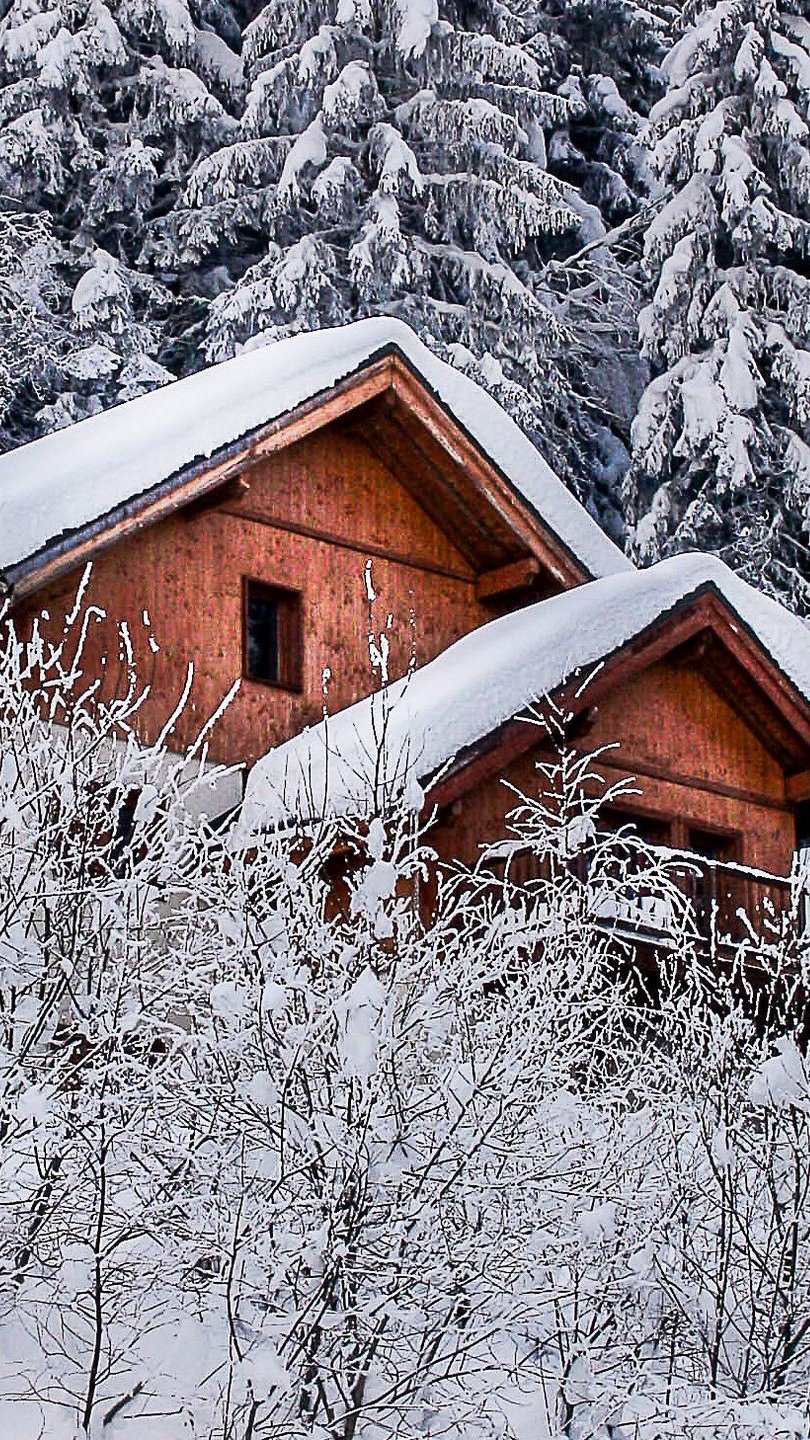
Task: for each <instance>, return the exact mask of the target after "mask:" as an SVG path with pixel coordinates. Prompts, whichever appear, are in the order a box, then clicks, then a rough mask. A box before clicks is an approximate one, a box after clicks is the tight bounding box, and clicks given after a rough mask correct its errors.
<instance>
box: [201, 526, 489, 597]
mask: <svg viewBox="0 0 810 1440" xmlns="http://www.w3.org/2000/svg"><path fill="white" fill-rule="evenodd" d="M220 513H221V514H223V515H227V516H229V517H230V518H231V519H233V520H248V521H250V523H251V525H265V526H266V527H267V529H268V530H282V531H284V532H285V534H288V535H301V536H302V537H303V538H304V539H305V540H317V541H320V542H321V543H322V544H324V545H334V546H335V547H336V548H337V549H338V550H351V551H353V552H354V553H355V554H356V555H362V556H363V557H364V558H365V559H368V558H369V556H373V557H374V559H375V560H389V561H391V563H392V564H395V565H404V566H406V567H407V569H409V570H423V571H424V572H425V573H426V574H428V575H442V576H443V577H444V578H445V579H446V580H458V581H460V583H461V584H462V585H472V584H473V583H474V576H473V574H472V571H470V570H454V569H452V568H451V567H450V566H449V565H439V564H438V563H436V562H434V561H433V560H422V559H421V558H420V557H419V556H418V555H410V554H408V553H407V551H404V550H389V549H387V548H386V546H384V545H375V544H373V543H372V542H371V541H367V540H362V541H361V540H349V539H348V537H347V536H346V535H336V534H335V532H334V531H332V530H318V529H316V527H315V526H314V525H300V524H299V523H298V522H297V521H296V520H282V519H280V518H279V517H278V516H275V515H262V514H261V513H260V512H259V511H256V510H249V509H247V508H244V507H240V508H239V509H238V510H231V509H228V508H224V509H223V510H222V511H221V512H220Z"/></svg>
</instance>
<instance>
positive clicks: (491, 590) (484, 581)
mask: <svg viewBox="0 0 810 1440" xmlns="http://www.w3.org/2000/svg"><path fill="white" fill-rule="evenodd" d="M539 574H540V561H539V560H538V559H537V558H536V557H535V556H534V555H531V556H529V557H528V558H527V559H525V560H513V561H512V563H511V564H510V565H500V566H499V567H498V569H497V570H487V571H485V573H484V574H483V575H479V576H478V579H477V580H476V582H475V598H476V600H493V599H495V598H496V597H497V596H498V595H509V594H510V593H511V592H512V591H513V590H527V589H528V588H529V586H530V585H531V584H532V583H533V582H534V581H535V580H536V579H537V576H538V575H539Z"/></svg>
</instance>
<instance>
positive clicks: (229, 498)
mask: <svg viewBox="0 0 810 1440" xmlns="http://www.w3.org/2000/svg"><path fill="white" fill-rule="evenodd" d="M249 494H250V481H249V480H247V479H246V478H245V476H244V475H231V476H230V477H229V478H227V479H225V480H223V481H222V484H221V485H218V486H217V487H216V488H215V489H214V490H209V491H207V492H206V494H205V495H199V496H198V497H197V498H196V499H195V500H189V502H188V504H187V505H184V506H183V508H182V510H181V511H180V514H181V516H182V518H183V519H184V520H195V519H196V518H197V516H198V515H205V514H206V513H207V511H209V510H217V509H218V508H219V506H220V505H233V504H238V503H239V501H240V500H244V498H245V496H246V495H249Z"/></svg>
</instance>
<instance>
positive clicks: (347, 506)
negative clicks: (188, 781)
mask: <svg viewBox="0 0 810 1440" xmlns="http://www.w3.org/2000/svg"><path fill="white" fill-rule="evenodd" d="M392 464H394V462H393V461H392ZM394 469H395V464H394ZM249 480H250V489H249V491H248V492H247V493H246V495H245V497H244V499H237V500H236V501H234V499H233V498H229V499H228V500H227V502H226V503H225V504H224V505H220V506H214V507H211V508H209V509H203V510H198V511H197V512H196V513H192V514H191V515H189V516H188V517H186V516H185V515H183V514H178V515H174V516H171V517H170V518H168V519H166V520H163V521H161V522H159V523H158V524H156V525H154V526H152V527H151V528H149V529H146V530H144V531H142V532H141V533H140V534H138V535H135V536H132V537H129V538H127V539H125V540H123V541H122V542H121V543H120V544H118V545H116V546H114V547H113V548H111V549H109V550H107V551H105V552H104V553H103V554H102V555H100V556H99V557H98V558H97V560H96V562H95V565H94V568H93V574H92V580H91V585H90V590H89V598H90V599H92V600H93V601H95V602H97V603H99V604H101V605H103V606H104V608H105V609H106V611H107V613H108V615H109V617H110V621H111V622H112V621H118V620H125V621H126V622H127V623H128V625H129V627H130V629H131V631H132V634H133V637H134V641H135V650H136V655H137V657H138V659H139V661H140V668H141V673H142V674H143V675H146V676H147V677H148V678H150V680H152V682H153V694H152V696H151V697H150V700H149V702H148V704H147V705H146V706H145V707H144V708H143V710H142V712H141V715H140V723H141V725H142V728H143V732H144V735H145V737H146V738H149V737H152V736H154V734H155V733H156V731H157V729H158V728H159V726H160V725H161V724H162V723H163V720H164V718H165V716H166V714H167V712H168V711H169V709H170V708H171V706H172V704H173V702H174V700H175V699H176V697H177V696H178V695H179V694H180V692H181V690H182V687H183V683H184V678H185V674H186V668H187V665H188V663H189V661H193V662H194V666H195V679H194V686H193V691H192V696H191V702H190V705H189V707H188V710H187V712H186V714H185V715H184V716H183V717H182V718H181V720H180V721H179V722H178V725H177V728H176V731H175V733H174V735H173V737H172V743H173V744H174V745H175V746H176V747H178V748H179V747H181V746H182V745H183V744H185V743H187V741H188V740H189V739H190V738H191V737H192V735H193V733H194V732H195V730H196V728H197V727H198V726H199V724H201V723H202V722H203V721H204V720H205V719H206V717H207V716H208V715H209V714H210V713H211V712H212V711H213V709H214V708H215V707H216V705H217V704H218V703H219V702H220V700H221V698H222V696H223V695H224V694H225V693H226V692H227V690H228V689H229V687H230V685H231V684H232V682H233V681H234V680H235V679H236V678H237V677H238V676H239V675H240V673H241V667H242V583H243V578H244V577H246V576H247V577H251V578H254V579H257V580H261V581H264V582H266V583H268V584H271V585H280V586H285V587H290V588H292V589H295V590H298V591H300V593H301V596H302V620H303V677H302V679H303V683H302V686H301V690H300V692H298V693H293V692H291V691H286V690H283V689H280V688H276V687H271V686H268V685H264V684H260V683H257V682H254V681H250V680H243V681H242V685H241V689H240V692H239V694H238V696H237V697H236V699H235V700H234V702H233V703H232V705H231V706H230V708H229V710H228V711H227V713H226V714H225V716H224V717H223V719H222V720H221V722H220V723H219V725H218V727H217V730H216V732H215V735H214V738H213V740H212V743H211V753H212V755H214V756H215V757H216V758H220V759H223V760H226V761H228V762H237V761H246V762H248V763H251V762H252V761H253V760H255V759H256V758H257V757H258V756H259V755H261V754H263V753H264V752H265V751H266V750H267V749H268V748H269V747H270V746H271V745H273V744H275V743H277V742H278V741H280V740H283V739H286V738H287V737H288V736H290V735H292V734H294V733H295V732H296V731H298V730H299V729H301V728H302V727H303V726H304V725H306V724H309V723H311V722H313V721H315V720H317V719H319V718H320V715H321V709H322V705H323V671H324V668H325V667H327V666H328V667H329V669H330V670H331V673H332V679H331V682H330V686H329V696H328V703H329V707H330V709H332V710H337V709H340V708H342V707H343V706H345V705H347V704H349V703H351V702H352V701H353V700H355V699H357V698H359V697H360V696H362V695H364V694H367V693H368V691H369V690H370V689H371V688H373V686H374V684H375V683H376V682H375V677H374V675H373V674H372V671H371V667H370V663H369V649H368V631H369V607H368V600H367V594H366V585H365V581H364V566H365V562H366V558H367V556H368V555H369V554H371V556H372V561H373V585H374V589H375V591H376V593H377V596H378V598H377V601H376V603H375V605H374V612H373V618H374V625H375V628H376V629H377V630H380V629H385V630H386V633H387V635H388V638H389V641H390V645H391V657H390V663H391V674H392V676H396V675H398V674H402V673H403V672H404V670H405V669H406V667H407V665H408V663H409V659H410V656H411V653H412V651H413V653H414V654H415V656H416V659H417V660H418V661H419V662H424V661H425V660H428V659H431V658H432V657H433V656H434V655H436V654H437V653H438V652H439V651H440V650H442V649H444V648H445V647H446V646H447V645H448V644H450V643H452V641H453V640H455V639H457V638H458V637H459V636H460V635H462V634H464V633H466V632H467V631H468V630H470V629H472V628H474V627H475V626H476V625H479V624H481V623H482V622H483V621H485V620H487V619H488V618H489V617H490V614H491V612H490V611H489V610H487V608H486V607H485V606H483V605H482V604H480V603H479V602H478V601H477V600H476V598H475V584H474V582H475V577H474V575H473V573H472V571H471V570H470V569H469V567H468V566H467V564H466V563H465V561H464V559H463V558H462V556H461V555H460V554H459V552H458V551H457V550H456V549H455V547H454V546H453V543H452V541H451V540H450V539H449V538H448V537H447V536H446V535H445V534H443V533H442V531H441V530H440V529H439V528H438V527H437V526H436V524H435V523H434V522H433V521H432V520H430V519H429V518H428V517H427V516H426V515H425V513H424V511H423V510H422V509H421V507H420V506H419V505H418V504H417V503H416V501H415V500H414V499H413V498H412V496H410V495H409V494H407V493H406V492H405V490H404V489H403V488H402V486H401V485H400V484H398V482H397V480H396V478H395V475H394V474H393V473H392V472H391V471H390V470H387V469H386V467H385V466H384V465H382V464H381V462H380V461H379V460H378V459H377V458H376V457H375V456H374V455H372V454H371V452H370V451H368V450H367V448H366V447H365V445H364V444H363V443H362V441H360V440H358V439H357V438H356V437H352V436H349V435H344V434H343V433H341V431H340V430H339V429H336V428H332V429H329V430H327V431H324V432H322V433H321V434H319V435H317V436H312V437H309V438H308V439H306V440H304V441H302V442H300V444H298V445H296V446H294V447H292V448H291V449H290V450H288V451H283V452H282V453H281V454H279V455H277V456H275V457H273V458H271V459H270V460H265V461H261V462H259V463H258V464H257V465H256V466H255V467H254V469H253V470H252V471H251V472H249ZM302 530H303V532H304V533H300V532H301V531H302ZM328 537H333V538H332V539H330V538H328ZM73 583H74V584H75V580H74V582H73ZM71 593H72V586H71V584H70V583H68V584H66V583H65V581H62V582H60V584H59V588H58V590H52V591H50V592H48V591H45V592H43V593H41V594H40V595H38V596H37V597H35V599H33V600H32V601H31V602H28V613H29V614H30V613H37V612H39V611H41V610H42V609H43V608H44V609H47V610H50V611H51V612H52V614H53V616H54V617H55V618H56V617H58V616H59V614H60V613H62V614H63V613H64V609H65V604H64V600H65V597H66V596H67V595H69V594H71ZM144 612H146V613H147V614H148V616H149V622H150V625H151V628H152V631H153V633H154V636H155V638H156V640H157V642H158V644H159V646H160V651H159V654H158V655H156V656H153V655H152V654H151V651H150V649H149V645H148V635H147V629H146V626H145V624H144V621H143V614H144ZM22 613H23V614H25V613H26V611H25V610H23V612H22ZM389 617H391V618H390V622H389ZM112 648H113V638H112V632H111V628H110V626H109V625H108V626H106V627H105V626H99V627H96V628H95V629H94V630H93V631H92V636H91V641H90V649H89V651H88V656H87V668H88V669H90V670H92V669H95V668H96V667H98V666H99V665H100V663H101V656H102V654H103V653H104V651H105V650H107V651H109V650H110V649H112ZM107 668H108V671H109V670H110V668H111V665H110V663H109V662H108V667H107Z"/></svg>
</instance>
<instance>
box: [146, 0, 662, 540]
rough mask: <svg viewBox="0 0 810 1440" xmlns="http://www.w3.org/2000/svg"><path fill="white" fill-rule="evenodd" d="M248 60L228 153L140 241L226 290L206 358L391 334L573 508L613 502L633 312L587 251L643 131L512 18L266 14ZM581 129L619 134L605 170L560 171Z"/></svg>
mask: <svg viewBox="0 0 810 1440" xmlns="http://www.w3.org/2000/svg"><path fill="white" fill-rule="evenodd" d="M605 3H606V0H601V4H602V5H604V4H605ZM597 8H598V7H597ZM243 57H244V60H245V66H246V73H247V77H248V80H249V83H250V88H249V91H248V96H247V101H246V104H245V107H244V110H243V113H242V116H241V120H240V125H239V131H238V133H234V134H233V135H231V136H228V137H227V139H226V143H225V144H224V145H222V146H221V147H220V148H219V149H218V150H217V151H215V152H214V153H213V154H211V155H206V156H203V157H202V158H201V159H200V160H199V161H198V163H197V165H196V166H195V168H194V169H193V171H192V173H191V175H190V176H189V179H188V183H187V186H186V189H185V202H186V204H185V208H184V209H183V208H180V207H177V208H176V209H175V210H173V211H172V212H171V213H168V214H167V215H166V216H165V217H164V218H162V219H161V220H159V221H158V222H157V224H156V226H155V227H154V229H153V234H152V238H151V240H150V242H149V243H150V246H151V248H152V253H153V254H154V256H155V257H156V261H157V264H158V267H159V268H160V269H169V268H172V267H174V268H186V269H190V268H192V267H193V268H199V269H200V270H201V271H202V272H204V273H205V274H206V275H207V277H208V279H207V282H206V283H207V284H208V285H209V286H210V288H212V289H213V288H214V287H215V286H218V287H219V288H220V291H221V293H220V294H219V295H218V296H217V297H216V298H215V299H214V300H213V302H212V304H211V308H210V315H209V322H208V338H207V354H208V356H209V358H211V359H219V358H221V357H224V356H228V355H231V354H233V353H234V352H235V350H236V349H237V348H239V347H240V346H242V345H244V344H245V343H250V342H251V341H253V340H254V337H257V336H261V337H262V339H264V340H267V339H270V338H273V337H275V336H278V335H281V334H286V333H289V332H290V331H294V330H298V329H305V328H312V327H314V326H318V325H330V324H336V323H340V322H342V321H345V320H348V319H352V318H356V317H358V316H362V315H366V314H369V313H374V312H380V311H385V312H388V313H395V314H397V315H399V316H401V317H402V318H404V319H406V320H408V321H409V322H410V323H412V324H413V325H414V326H415V328H416V329H417V330H418V331H419V332H420V333H421V335H422V337H423V338H425V339H427V340H428V343H433V344H434V345H435V346H436V347H437V348H438V349H439V350H440V351H441V352H442V353H443V354H444V355H446V356H448V357H449V358H451V359H452V360H453V361H454V362H455V363H456V364H458V365H460V366H461V367H462V368H464V369H465V370H467V371H469V372H471V373H473V374H474V375H475V376H476V378H478V379H480V380H482V381H483V382H484V383H485V384H486V385H488V387H489V388H491V389H492V390H493V391H494V392H495V393H496V394H497V395H498V397H499V398H500V399H501V400H502V401H503V402H504V403H505V404H506V405H507V407H508V408H509V409H510V410H511V411H512V413H513V414H515V415H516V417H517V418H518V419H519V420H520V421H521V422H522V423H523V424H524V425H525V426H526V427H527V428H528V429H529V430H530V431H531V432H532V433H533V434H534V435H535V436H536V438H537V439H538V442H539V443H540V445H541V447H542V448H543V450H544V451H545V453H546V454H547V455H548V456H549V458H550V459H551V461H552V462H553V463H555V464H556V465H557V466H558V467H559V468H560V469H561V470H562V471H563V473H565V474H566V475H567V476H568V477H569V478H570V479H572V481H573V482H574V483H579V487H580V493H581V494H583V495H585V496H586V497H587V496H588V495H589V493H590V491H591V490H592V489H593V487H594V486H595V485H596V486H597V487H598V486H599V484H600V482H602V483H603V487H604V484H605V483H614V488H615V474H616V473H617V471H618V470H621V468H622V460H623V453H622V452H621V449H620V447H619V446H618V445H617V442H616V440H615V438H614V436H613V435H612V433H611V428H610V424H609V423H608V424H606V423H605V418H604V417H605V413H606V412H608V413H610V412H615V411H618V410H623V411H624V412H626V410H627V403H628V402H627V394H628V392H631V391H632V389H633V376H632V366H631V370H630V374H629V375H628V370H627V367H626V366H622V365H621V364H619V365H617V360H619V359H620V349H621V344H620V342H621V340H622V339H624V340H626V337H627V333H628V327H629V326H630V323H631V321H630V306H629V303H628V297H627V295H626V294H625V293H624V292H623V290H622V272H621V269H620V266H619V265H618V264H617V262H616V260H615V257H614V256H613V254H612V252H611V250H610V248H609V247H607V246H603V245H600V244H599V243H598V242H599V241H601V240H602V239H603V238H604V236H605V234H606V230H607V227H608V225H609V224H611V223H613V221H614V220H621V219H623V218H625V217H626V216H627V215H628V214H630V213H631V211H632V210H633V208H634V206H635V204H636V197H635V193H634V191H633V190H632V189H631V183H630V181H629V180H625V179H623V178H622V177H621V175H620V174H619V171H618V169H617V168H615V167H614V164H613V162H614V159H615V152H616V151H617V150H618V149H619V148H620V145H621V146H623V147H624V151H629V150H630V149H631V148H633V147H634V145H635V141H634V136H635V131H636V129H637V128H638V121H637V117H636V116H635V114H634V113H633V112H632V111H631V110H630V109H629V107H628V106H627V105H625V104H624V103H623V102H622V100H621V97H620V96H619V95H618V92H617V91H616V87H615V85H614V84H613V83H612V82H611V81H610V80H609V79H605V78H604V77H601V76H594V77H593V78H592V79H589V78H588V77H580V76H579V75H577V74H572V73H570V71H571V60H570V52H569V49H568V47H567V46H566V44H565V42H564V40H563V39H562V37H561V36H560V35H559V34H558V33H557V20H556V19H555V18H554V17H553V16H552V15H550V14H544V13H542V12H541V11H540V10H535V8H534V7H533V8H531V9H530V10H527V8H526V6H525V5H520V4H517V3H515V0H512V3H511V4H501V3H496V0H484V3H481V4H479V5H477V6H476V7H474V14H473V13H472V12H471V11H470V7H469V6H468V5H464V4H461V3H456V0H447V3H443V4H442V5H441V6H439V5H438V4H437V3H435V0H374V3H372V0H339V3H337V4H336V3H335V0H292V3H290V0H284V3H281V0H269V3H268V4H266V5H265V7H264V8H263V9H262V10H261V11H260V13H259V14H258V15H257V16H256V18H255V19H254V20H253V21H252V22H251V23H250V24H249V25H247V27H246V29H245V32H244V45H243ZM588 117H590V124H591V129H592V130H595V129H597V128H598V127H599V126H600V125H602V124H604V123H605V121H606V120H607V119H608V117H609V123H610V125H611V126H612V127H613V129H614V130H615V131H616V132H617V133H620V136H621V140H619V139H617V140H616V142H615V144H613V145H612V146H608V147H606V151H605V158H602V156H598V157H597V156H596V155H595V154H592V155H590V156H586V155H585V154H584V153H583V152H582V151H580V150H579V149H578V148H577V144H576V128H575V127H576V125H577V122H578V120H580V119H581V120H583V121H586V120H588ZM587 128H588V127H587V125H585V126H584V127H583V133H584V131H585V130H586V129H587ZM635 149H636V150H637V149H638V147H637V146H635ZM622 164H624V155H623V159H622ZM566 167H567V172H568V173H567V174H566V173H564V172H565V171H566ZM625 168H626V169H627V172H628V175H630V174H631V172H632V169H633V165H632V161H631V160H630V159H629V158H628V159H627V162H626V166H625ZM634 178H635V177H634ZM586 182H587V183H586ZM603 211H604V217H605V218H603V213H602V212H603ZM586 247H587V248H586ZM583 249H586V254H585V256H583V258H582V259H581V260H580V261H576V262H574V263H571V257H572V256H573V255H575V254H578V253H579V252H580V251H582V250H583ZM561 261H562V262H564V263H562V264H560V263H559V262H561ZM594 316H596V319H597V323H596V324H594V323H593V322H594ZM617 372H618V373H617ZM589 407H590V408H589ZM627 420H628V423H629V417H627ZM615 428H618V429H620V428H621V420H619V421H618V422H617V425H616V427H615ZM614 521H615V523H616V524H618V517H615V516H614Z"/></svg>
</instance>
